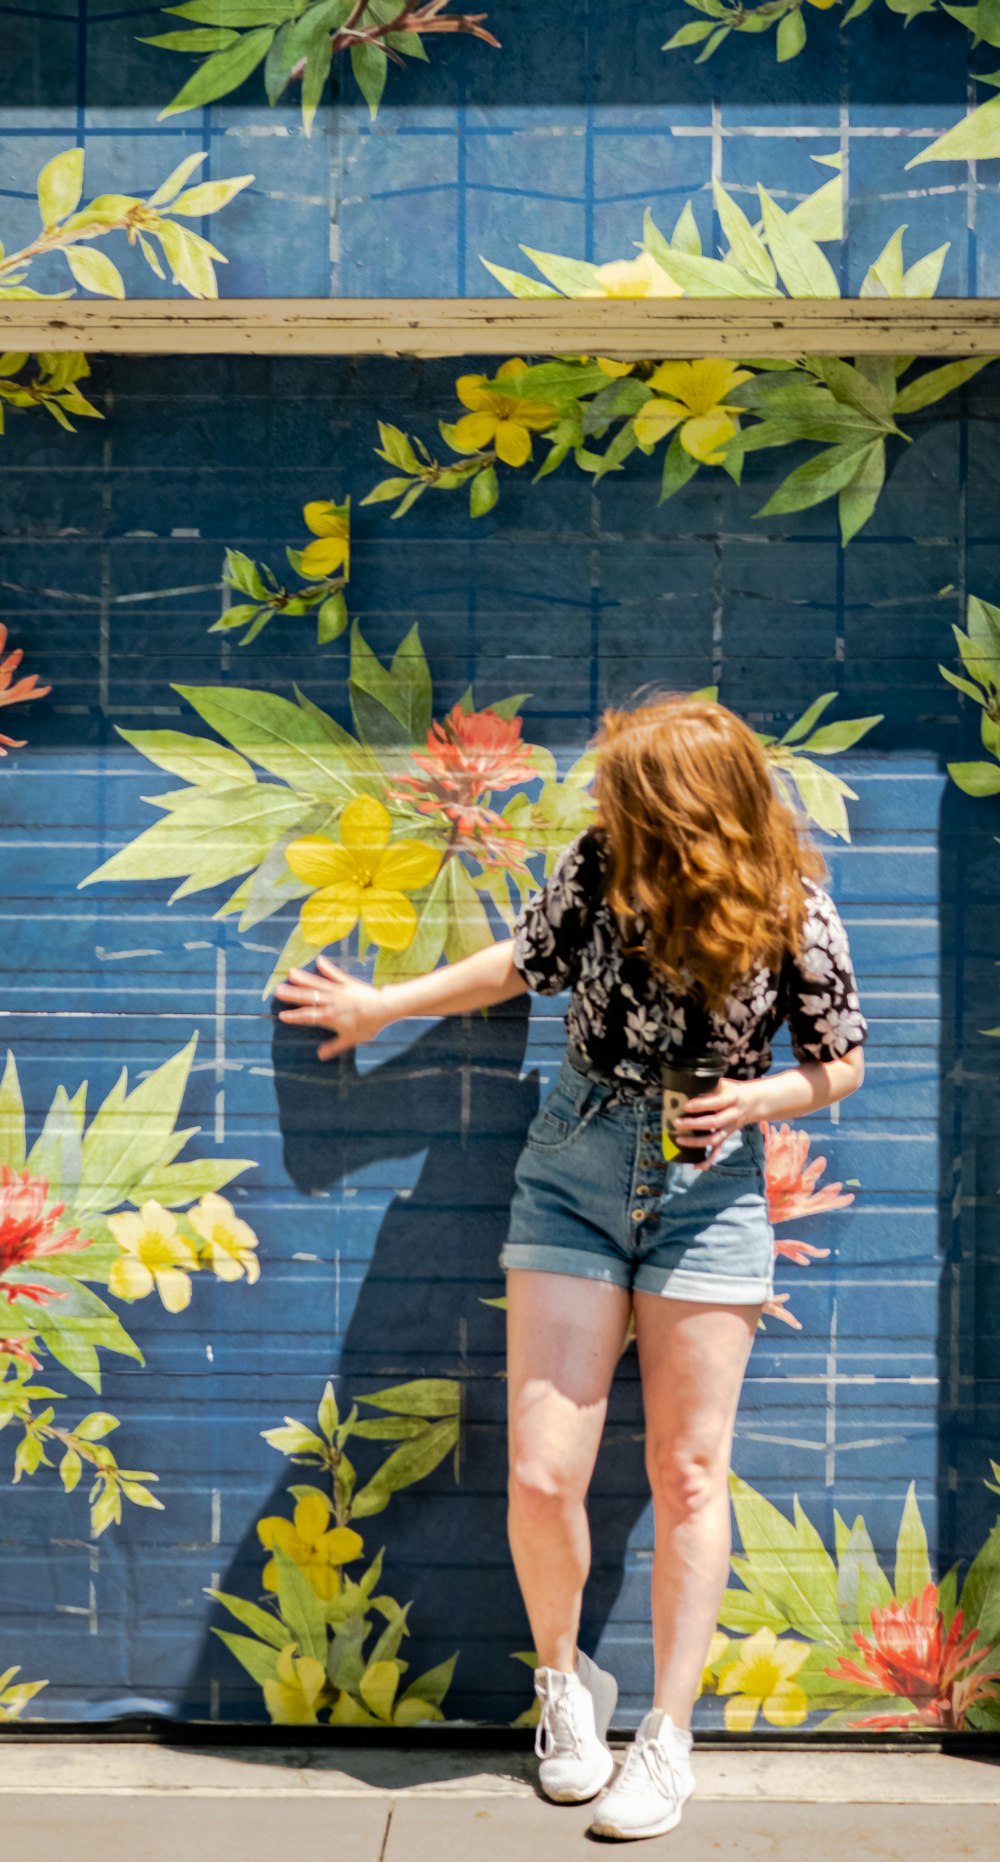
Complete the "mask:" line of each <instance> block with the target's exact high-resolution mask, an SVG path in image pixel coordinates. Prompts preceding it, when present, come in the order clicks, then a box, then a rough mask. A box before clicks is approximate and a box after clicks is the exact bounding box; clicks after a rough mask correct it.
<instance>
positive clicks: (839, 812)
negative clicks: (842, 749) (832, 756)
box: [788, 756, 857, 841]
mask: <svg viewBox="0 0 1000 1862" xmlns="http://www.w3.org/2000/svg"><path fill="white" fill-rule="evenodd" d="M788 773H789V774H790V776H791V779H792V781H793V782H794V784H795V786H796V788H797V790H798V792H799V800H800V802H801V803H802V806H803V807H804V809H805V811H806V813H807V815H808V816H809V819H810V820H811V821H814V822H815V824H816V826H817V827H819V828H822V829H823V831H824V833H826V834H834V835H836V836H837V838H838V839H840V840H843V841H849V840H850V838H851V828H850V822H849V821H848V818H847V809H846V807H845V805H844V804H845V799H847V800H850V801H856V800H857V797H856V795H855V792H854V790H853V789H851V788H849V787H848V785H847V783H846V782H843V781H841V778H840V777H839V776H835V775H834V774H833V771H832V770H829V769H823V768H822V766H821V765H820V764H819V763H813V762H811V761H810V759H809V758H808V757H805V756H797V757H796V758H795V761H794V763H793V764H792V766H791V769H790V770H789V772H788Z"/></svg>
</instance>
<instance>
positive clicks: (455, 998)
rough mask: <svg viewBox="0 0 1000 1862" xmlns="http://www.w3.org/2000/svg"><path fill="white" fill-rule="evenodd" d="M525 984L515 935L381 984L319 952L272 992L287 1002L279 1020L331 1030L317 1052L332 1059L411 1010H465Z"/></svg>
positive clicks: (506, 996)
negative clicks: (360, 977) (313, 965)
mask: <svg viewBox="0 0 1000 1862" xmlns="http://www.w3.org/2000/svg"><path fill="white" fill-rule="evenodd" d="M527 988H528V985H527V983H526V982H525V980H524V978H523V977H522V976H521V975H520V974H519V972H518V971H517V970H516V969H515V968H514V940H513V938H504V940H503V941H502V943H499V944H489V945H487V947H486V949H485V950H477V951H475V952H474V954H473V955H472V956H471V957H463V958H462V960H461V962H460V963H449V964H445V966H444V968H443V969H440V970H430V971H428V972H427V974H426V975H424V976H411V977H408V978H407V979H406V981H405V982H401V983H385V984H383V985H382V986H381V987H380V988H375V987H374V986H373V985H372V984H371V983H363V982H360V981H359V980H358V979H357V977H353V976H349V975H348V974H347V972H346V970H341V969H338V967H337V965H336V964H335V963H331V962H330V959H329V958H328V957H317V959H316V971H315V973H314V972H313V971H311V970H291V971H290V972H289V975H288V978H287V981H285V982H283V983H279V984H278V987H277V990H276V992H275V993H276V994H277V995H278V997H279V998H280V1000H281V1001H282V1002H287V1003H288V1004H290V1005H291V1006H289V1007H288V1008H284V1009H282V1010H281V1020H282V1021H284V1022H297V1023H299V1024H301V1025H305V1026H306V1027H311V1028H328V1029H330V1030H331V1033H332V1035H333V1039H332V1040H329V1041H323V1042H322V1043H321V1045H320V1048H319V1058H320V1060H332V1059H333V1058H334V1056H335V1055H337V1054H346V1053H347V1052H348V1050H349V1049H350V1048H352V1047H360V1046H362V1045H363V1043H364V1042H365V1041H371V1040H372V1039H373V1038H374V1036H375V1035H377V1034H378V1032H379V1029H380V1028H385V1027H387V1026H388V1024H389V1023H390V1022H395V1021H404V1020H406V1019H408V1018H412V1017H414V1016H425V1015H464V1014H467V1013H468V1012H469V1011H470V1010H471V1009H485V1008H491V1007H492V1006H493V1004H494V1003H496V1002H510V1001H511V1000H512V999H513V998H514V997H515V996H521V995H524V994H525V993H526V991H527Z"/></svg>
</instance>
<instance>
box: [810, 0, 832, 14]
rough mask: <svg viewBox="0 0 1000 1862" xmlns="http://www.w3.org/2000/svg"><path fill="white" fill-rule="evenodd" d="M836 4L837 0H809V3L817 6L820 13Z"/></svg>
mask: <svg viewBox="0 0 1000 1862" xmlns="http://www.w3.org/2000/svg"><path fill="white" fill-rule="evenodd" d="M838 4H839V0H809V5H810V6H815V7H818V8H819V10H820V12H821V13H828V12H829V10H830V8H831V7H832V6H837V5H838Z"/></svg>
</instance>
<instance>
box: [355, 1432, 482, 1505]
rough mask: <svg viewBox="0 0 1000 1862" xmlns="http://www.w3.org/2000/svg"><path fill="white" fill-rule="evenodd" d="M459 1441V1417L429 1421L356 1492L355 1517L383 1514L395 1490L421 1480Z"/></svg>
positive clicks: (397, 1491) (410, 1485)
mask: <svg viewBox="0 0 1000 1862" xmlns="http://www.w3.org/2000/svg"><path fill="white" fill-rule="evenodd" d="M457 1441H458V1418H457V1417H448V1418H447V1420H446V1421H444V1422H435V1423H429V1424H428V1426H427V1429H426V1430H425V1432H424V1433H423V1434H422V1435H420V1436H418V1437H416V1438H415V1439H414V1440H413V1441H410V1442H404V1443H403V1446H402V1447H401V1448H397V1449H396V1450H395V1452H394V1453H393V1454H391V1455H389V1456H388V1457H387V1458H386V1460H385V1461H383V1463H382V1466H381V1467H380V1468H379V1469H378V1470H377V1471H376V1473H375V1474H373V1475H372V1478H371V1480H370V1481H368V1482H367V1484H366V1485H365V1486H364V1487H362V1488H360V1489H359V1490H358V1492H357V1493H356V1494H355V1495H354V1500H353V1504H352V1508H351V1513H352V1517H353V1518H354V1519H364V1518H367V1517H368V1516H369V1515H370V1514H372V1513H381V1512H382V1510H383V1508H385V1507H386V1506H388V1504H389V1501H390V1500H391V1498H392V1496H393V1494H394V1493H399V1491H400V1489H401V1488H403V1487H412V1486H413V1485H414V1483H415V1482H416V1481H422V1480H424V1479H425V1478H426V1476H427V1475H428V1474H431V1473H433V1471H434V1469H435V1468H436V1467H438V1466H439V1464H440V1463H441V1462H442V1461H443V1460H444V1458H445V1456H446V1455H447V1454H449V1453H450V1452H451V1450H452V1449H453V1448H454V1447H455V1445H456V1443H457Z"/></svg>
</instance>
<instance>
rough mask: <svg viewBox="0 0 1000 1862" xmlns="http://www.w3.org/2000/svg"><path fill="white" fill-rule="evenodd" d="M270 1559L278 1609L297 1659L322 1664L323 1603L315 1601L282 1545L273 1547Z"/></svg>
mask: <svg viewBox="0 0 1000 1862" xmlns="http://www.w3.org/2000/svg"><path fill="white" fill-rule="evenodd" d="M272 1557H273V1558H274V1563H275V1568H276V1570H277V1574H278V1608H279V1609H280V1611H281V1616H282V1620H283V1622H285V1623H287V1624H288V1627H289V1629H290V1630H291V1632H292V1635H293V1636H294V1637H295V1640H296V1642H297V1643H298V1645H299V1653H300V1655H310V1656H312V1657H313V1659H314V1660H315V1661H318V1662H324V1663H325V1661H326V1655H327V1646H328V1643H327V1634H326V1611H325V1609H324V1607H323V1602H322V1599H321V1598H320V1597H317V1595H316V1592H315V1591H314V1590H313V1587H312V1585H311V1583H310V1581H309V1577H308V1575H307V1573H306V1572H305V1571H303V1569H302V1567H301V1565H297V1564H296V1563H295V1560H294V1558H290V1557H289V1555H288V1553H287V1552H286V1551H285V1549H284V1547H283V1546H282V1545H278V1544H276V1545H275V1546H274V1548H273V1552H272Z"/></svg>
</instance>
